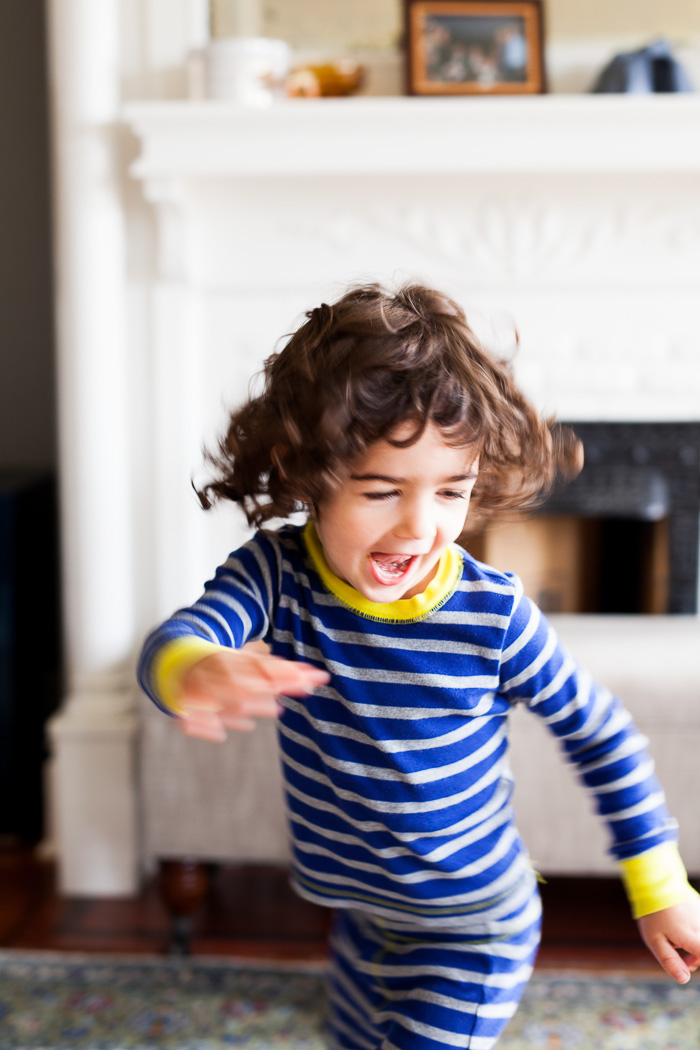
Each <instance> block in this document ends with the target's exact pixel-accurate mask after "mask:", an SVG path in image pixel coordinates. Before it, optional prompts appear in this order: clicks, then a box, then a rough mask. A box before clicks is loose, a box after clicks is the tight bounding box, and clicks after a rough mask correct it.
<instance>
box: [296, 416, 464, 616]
mask: <svg viewBox="0 0 700 1050" xmlns="http://www.w3.org/2000/svg"><path fill="white" fill-rule="evenodd" d="M411 429H412V428H411V426H410V425H404V426H401V427H399V428H398V429H397V431H396V432H395V434H394V435H393V437H395V438H398V439H401V438H403V437H406V436H407V435H408V434H410V432H411ZM478 463H479V458H478V455H476V454H475V452H474V449H473V448H464V447H462V448H453V447H452V446H450V445H447V444H445V440H444V438H443V437H442V434H441V433H440V431H439V430H437V429H436V428H435V427H433V426H428V427H427V428H426V430H425V431H424V433H423V435H422V437H421V438H420V439H419V440H418V441H416V442H415V444H413V445H409V446H408V447H407V448H396V447H395V446H394V445H391V444H389V442H387V441H378V442H377V443H376V444H374V445H371V446H370V447H369V448H368V449H367V451H366V452H365V453H364V454H363V455H361V456H359V457H358V459H357V460H355V461H354V462H353V463H352V464H351V465H350V466H349V468H348V470H347V474H346V477H345V478H344V480H343V484H342V486H341V487H340V488H339V489H338V490H337V491H336V492H335V493H333V494H332V495H331V496H329V497H328V498H327V499H325V500H324V501H323V502H322V503H321V504H320V506H319V508H318V513H317V516H316V527H317V531H318V535H319V539H320V541H321V545H322V547H323V550H324V553H325V555H326V560H327V562H328V564H329V566H330V568H331V569H332V570H333V572H334V573H335V574H336V576H340V578H341V579H343V580H345V582H346V583H349V584H350V585H351V586H353V587H354V588H355V589H356V590H357V591H359V592H360V594H362V595H364V597H365V598H368V599H369V600H370V601H373V602H393V601H397V600H398V599H400V598H412V597H414V596H415V595H417V594H421V593H422V592H423V591H424V590H425V588H426V587H427V586H428V584H429V583H430V581H431V580H432V578H433V576H434V575H435V573H436V571H437V567H438V562H439V561H440V556H441V555H442V553H443V551H444V550H445V548H446V547H447V546H448V545H449V544H450V543H452V542H453V541H454V540H456V539H457V537H458V536H459V535H460V533H461V532H462V529H463V528H464V521H465V518H466V516H467V509H468V507H469V499H470V496H471V492H472V488H473V487H474V482H475V481H476V476H477V470H478Z"/></svg>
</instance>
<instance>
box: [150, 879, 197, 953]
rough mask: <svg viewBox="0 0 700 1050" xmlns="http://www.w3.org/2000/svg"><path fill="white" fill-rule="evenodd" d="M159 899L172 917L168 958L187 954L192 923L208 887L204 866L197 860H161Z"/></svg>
mask: <svg viewBox="0 0 700 1050" xmlns="http://www.w3.org/2000/svg"><path fill="white" fill-rule="evenodd" d="M158 882H159V889H160V896H161V900H162V901H163V903H164V904H165V907H166V910H167V912H168V915H169V916H170V918H171V926H170V942H169V944H168V954H169V955H189V951H190V938H191V936H192V920H193V918H194V916H195V914H196V912H197V909H198V908H199V905H200V904H201V902H202V899H203V898H204V897H205V896H206V893H207V890H208V888H209V879H208V876H207V866H206V864H204V863H203V862H202V861H196V860H187V859H183V860H161V861H160V871H159V879H158Z"/></svg>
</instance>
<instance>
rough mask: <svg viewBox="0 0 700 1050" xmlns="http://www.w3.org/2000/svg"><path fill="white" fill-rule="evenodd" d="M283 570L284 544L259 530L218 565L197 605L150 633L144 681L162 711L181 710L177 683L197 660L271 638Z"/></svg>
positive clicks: (141, 673)
mask: <svg viewBox="0 0 700 1050" xmlns="http://www.w3.org/2000/svg"><path fill="white" fill-rule="evenodd" d="M280 575H281V554H280V549H279V545H278V544H277V543H276V542H275V541H274V539H273V538H272V537H271V536H270V535H269V534H266V533H262V532H260V533H257V534H256V535H255V536H254V537H253V539H252V540H250V542H249V543H247V544H245V546H243V547H241V548H240V550H238V551H235V552H234V553H233V554H231V555H230V556H229V557H228V558H227V560H226V561H225V562H224V564H223V565H221V566H220V567H219V568H218V569H217V571H216V574H215V576H214V578H213V579H212V580H210V581H209V582H208V583H207V584H206V585H205V589H204V593H203V594H202V595H201V597H200V598H199V599H198V600H197V601H196V602H195V603H194V604H193V605H191V606H189V607H188V608H185V609H179V610H178V611H177V612H176V613H174V614H173V615H172V616H171V617H170V618H169V619H167V620H166V621H165V622H164V623H163V624H161V625H160V626H159V627H157V628H156V629H155V630H154V631H152V632H151V634H149V636H148V637H147V638H146V641H145V643H144V645H143V649H142V651H141V655H140V659H139V663H138V671H137V673H138V680H139V684H140V686H141V688H142V689H143V690H144V692H145V693H146V694H147V695H148V696H149V697H150V698H151V700H153V701H154V703H155V704H157V706H158V707H160V708H161V710H163V711H166V712H167V713H168V714H177V713H178V708H177V687H176V683H177V681H178V679H179V678H180V677H182V675H183V673H184V671H185V670H186V669H187V668H188V667H189V666H191V665H192V663H193V662H195V660H198V659H201V658H202V656H204V655H206V653H207V652H208V651H212V652H213V651H216V650H217V649H220V648H227V649H230V648H233V649H240V648H241V647H242V646H243V645H245V643H246V642H249V641H257V640H259V639H264V638H265V636H266V635H267V633H268V631H269V629H270V622H271V619H272V615H273V609H274V605H275V603H276V601H277V595H278V594H279V580H280Z"/></svg>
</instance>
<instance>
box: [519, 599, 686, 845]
mask: <svg viewBox="0 0 700 1050" xmlns="http://www.w3.org/2000/svg"><path fill="white" fill-rule="evenodd" d="M500 675H501V692H502V693H503V694H504V695H505V696H507V697H508V699H509V700H510V701H511V702H516V701H519V702H522V703H524V704H525V705H526V706H527V708H528V709H529V710H530V711H532V712H533V713H534V714H536V715H538V716H539V717H540V718H541V719H542V720H543V721H544V722H545V724H546V725H547V727H548V729H549V730H550V732H551V733H553V734H554V736H556V737H557V738H558V739H559V741H560V742H561V745H562V748H563V750H564V752H565V754H566V756H567V758H568V759H569V761H570V762H572V763H573V764H574V765H575V766H576V769H577V771H578V773H579V775H580V778H581V780H582V781H583V783H584V784H585V786H586V787H587V788H588V789H589V791H590V792H591V793H592V794H593V795H594V797H595V802H596V807H597V810H598V812H599V813H600V815H601V816H602V817H603V819H604V820H605V821H606V822H607V824H608V827H609V828H610V832H611V836H612V846H611V852H612V853H613V855H614V856H615V857H616V858H617V859H618V860H626V859H628V858H631V857H636V856H638V855H639V854H641V853H644V852H646V851H647V850H649V849H652V848H653V847H655V846H659V845H661V844H662V843H666V842H674V841H675V840H676V837H677V834H676V832H677V825H676V822H675V821H674V820H673V818H672V817H671V816H670V814H669V813H668V810H667V808H666V803H665V799H664V795H663V791H662V788H661V785H660V784H659V782H658V780H657V778H656V776H655V773H654V766H653V762H652V760H651V758H650V757H649V755H648V753H647V750H646V748H647V745H648V741H647V740H646V738H645V737H644V736H642V734H641V733H640V732H639V731H638V730H637V728H636V726H635V725H634V722H633V721H632V717H631V715H630V714H629V712H628V711H627V710H626V709H625V708H624V706H623V704H622V702H621V701H620V700H619V699H618V698H617V697H614V696H613V695H612V694H611V693H610V692H609V691H608V690H607V689H605V688H604V687H603V686H601V685H599V684H598V683H597V682H595V681H593V679H592V678H591V676H590V675H589V674H588V672H586V671H584V670H583V669H582V668H581V667H579V666H578V664H577V663H576V661H575V660H574V659H573V658H572V656H571V655H569V653H568V652H567V651H566V650H565V649H564V648H563V647H562V646H561V644H560V642H559V640H558V638H557V636H556V634H555V632H554V630H553V628H552V627H551V625H550V624H549V623H548V621H547V620H546V618H545V617H544V616H543V615H542V613H541V612H540V611H539V609H538V608H537V607H536V606H535V605H534V604H533V603H532V602H531V601H530V600H529V599H528V598H526V597H525V596H524V595H523V593H522V587H521V586H518V588H517V593H516V598H515V602H514V608H513V613H512V616H511V619H510V625H509V628H508V630H507V632H506V636H505V643H504V649H503V652H502V657H501V672H500Z"/></svg>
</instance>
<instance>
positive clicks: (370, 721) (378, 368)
mask: <svg viewBox="0 0 700 1050" xmlns="http://www.w3.org/2000/svg"><path fill="white" fill-rule="evenodd" d="M264 379H265V385H264V390H263V392H262V393H261V394H260V395H259V396H257V397H252V398H251V399H250V400H249V401H248V402H247V403H246V404H245V405H243V407H242V408H240V409H239V410H238V411H236V412H235V413H234V414H233V416H232V418H231V420H230V425H229V428H228V432H227V434H226V436H225V439H224V440H223V441H222V442H221V445H220V449H219V454H218V455H217V456H210V457H209V458H210V461H211V462H212V463H213V465H214V467H215V480H214V481H213V482H212V483H211V484H210V485H208V486H207V487H206V488H205V489H204V490H203V491H202V492H201V493H200V498H201V500H202V502H203V504H204V505H205V506H209V505H210V503H211V502H212V501H214V500H217V499H230V500H233V501H234V502H236V503H238V504H240V505H241V506H242V507H243V509H244V510H245V512H246V515H247V517H248V520H249V522H250V523H252V524H255V525H257V526H261V525H263V524H264V523H266V522H269V521H270V520H271V519H286V518H289V517H290V515H292V514H293V513H294V512H296V511H299V510H301V509H305V510H306V511H307V515H308V521H307V523H306V524H304V525H291V524H283V525H282V526H281V527H278V528H274V529H268V530H261V531H258V532H257V533H256V535H255V536H254V537H253V539H252V540H251V541H250V542H249V543H247V544H245V546H243V547H242V548H241V549H240V550H238V551H237V552H235V553H234V554H232V555H231V556H230V557H229V559H228V560H227V561H226V563H225V564H224V565H223V566H222V567H221V568H220V569H219V570H218V571H217V573H216V577H215V578H214V580H212V581H211V582H210V583H208V584H207V586H206V589H205V592H204V594H203V596H202V597H201V598H200V599H199V601H197V602H196V603H195V604H194V605H193V606H192V607H191V608H189V609H184V610H181V611H180V612H178V613H176V614H175V615H174V616H173V617H171V618H170V619H169V620H167V621H166V622H165V623H164V624H163V625H162V626H161V627H160V628H158V629H157V630H156V631H154V632H153V634H152V635H151V636H150V637H149V638H148V640H147V641H146V643H145V646H144V649H143V653H142V656H141V662H140V681H141V684H142V685H143V688H144V689H145V690H146V692H147V693H148V694H149V695H150V696H151V697H152V699H153V700H154V701H155V702H156V703H157V704H158V705H159V706H160V707H162V708H163V710H164V711H166V712H168V713H170V714H174V715H176V716H177V717H179V718H180V719H181V720H182V722H181V724H182V727H183V729H184V731H185V732H186V733H190V734H192V735H195V736H200V737H204V738H206V739H210V740H222V739H224V737H225V735H226V731H227V730H228V729H237V730H247V729H252V728H253V727H254V725H255V720H256V719H257V718H274V717H277V715H278V712H279V722H278V724H279V740H280V748H281V755H282V763H283V769H284V778H285V787H286V795H287V804H288V808H289V820H290V829H291V836H292V845H293V871H292V879H293V883H294V886H295V888H296V889H297V891H298V892H299V893H300V894H301V895H302V896H303V897H306V898H307V899H309V900H311V901H315V902H316V903H318V904H322V905H326V906H328V907H332V908H334V909H335V922H334V928H333V933H332V938H331V948H332V967H331V980H330V988H331V994H330V1028H331V1033H332V1045H333V1046H334V1047H336V1048H338V1050H340V1048H344V1050H365V1048H366V1050H374V1048H376V1050H378V1048H380V1047H381V1048H382V1050H419V1048H420V1050H438V1048H442V1050H444V1047H445V1046H452V1047H457V1046H459V1047H470V1048H472V1050H487V1048H489V1047H492V1046H493V1045H494V1043H495V1041H496V1040H497V1038H498V1036H499V1034H500V1033H501V1031H502V1029H503V1028H504V1026H505V1025H506V1023H507V1021H508V1019H509V1017H510V1016H511V1015H512V1014H513V1012H514V1010H515V1008H516V1006H517V1003H518V1001H519V999H520V996H521V994H522V991H523V989H524V987H525V985H526V983H527V980H528V978H529V976H530V973H531V971H532V965H533V961H534V958H535V954H536V951H537V947H538V943H539V930H540V901H539V895H538V892H537V881H536V876H535V873H534V871H533V869H532V866H531V863H530V861H529V859H528V856H527V853H526V850H525V846H524V845H523V843H522V841H521V839H520V837H519V836H518V832H517V830H516V827H515V823H514V818H513V812H512V809H511V793H512V788H513V784H512V778H511V774H510V771H509V766H508V758H507V746H508V714H509V712H510V710H511V709H512V707H513V706H514V705H515V704H516V703H518V702H519V703H523V704H525V705H526V706H527V707H528V708H530V709H531V710H532V711H533V712H534V713H535V714H537V715H539V716H540V717H541V718H543V719H544V721H545V722H546V723H547V725H548V726H549V728H550V729H551V731H552V733H553V734H554V735H555V736H556V737H558V738H559V740H560V741H561V742H562V744H563V747H564V749H565V750H566V752H567V754H568V757H569V759H570V760H571V761H572V762H573V763H575V764H576V766H577V768H578V772H579V774H580V776H581V778H582V780H583V781H584V783H585V785H586V786H587V787H588V789H589V790H590V791H592V792H593V793H594V795H595V796H596V799H597V805H598V809H599V811H600V813H601V815H602V816H603V817H604V819H605V820H606V821H607V823H608V825H609V828H610V832H611V836H612V852H613V854H614V855H615V856H616V857H617V859H618V860H619V861H620V865H621V868H622V874H623V878H624V881H625V885H626V887H627V890H628V892H629V896H630V899H631V903H632V907H633V911H634V914H635V916H636V917H637V918H639V922H640V927H641V933H642V937H643V938H644V939H645V941H646V943H647V944H648V946H649V947H650V949H651V951H652V952H653V953H654V955H655V956H656V958H657V959H658V960H659V962H660V963H661V965H662V966H663V967H664V968H665V969H666V970H667V972H668V973H669V974H670V975H671V976H672V977H674V978H675V979H676V980H677V981H679V982H680V983H684V982H685V981H687V980H688V979H689V977H690V971H691V970H695V969H696V967H697V966H698V963H699V962H700V902H699V901H698V897H697V894H695V892H694V890H692V889H691V887H690V886H689V884H688V882H687V879H686V874H685V870H684V868H683V865H682V863H681V860H680V858H679V856H678V853H677V849H676V846H675V839H676V825H675V823H674V821H673V820H672V818H671V817H670V816H669V814H668V812H667V810H666V806H665V803H664V799H663V794H662V792H661V789H660V786H659V784H658V782H657V781H656V779H655V777H654V774H653V767H652V764H651V762H650V760H649V759H648V757H647V756H646V754H645V752H644V746H645V741H644V740H643V738H641V737H640V735H639V733H638V732H637V730H636V729H635V727H634V725H633V724H632V722H631V719H630V717H629V715H628V714H627V713H626V711H625V709H624V708H623V706H622V704H621V703H620V702H619V701H618V700H617V699H616V698H614V697H612V696H611V695H610V693H609V692H606V690H605V689H603V688H601V687H600V686H598V685H596V684H595V683H594V682H592V681H591V679H590V678H589V676H588V675H587V674H586V673H585V672H584V671H582V670H581V669H580V668H579V667H577V665H576V664H575V663H574V661H573V660H572V659H571V657H570V656H569V655H568V654H567V653H566V652H564V651H563V650H562V648H561V647H560V645H559V643H558V641H557V639H556V637H555V635H554V634H553V632H552V629H551V627H550V626H549V625H548V624H547V622H546V620H545V619H544V617H543V616H542V615H541V613H540V612H539V610H538V609H537V608H536V607H535V606H534V605H533V604H532V602H531V601H529V600H528V598H526V597H525V596H524V595H523V593H522V587H521V585H520V583H519V581H518V579H517V578H516V577H514V576H513V575H512V574H510V573H502V572H497V571H495V570H494V569H491V568H489V567H488V566H487V565H483V564H481V563H479V562H477V561H475V560H474V559H473V558H472V557H470V555H469V554H467V553H466V552H465V551H464V550H462V549H461V548H460V547H458V546H457V545H456V542H455V541H456V540H457V538H458V537H459V536H460V534H461V533H462V532H463V530H464V527H465V519H466V517H467V510H469V522H470V525H471V524H472V523H473V522H475V521H477V520H478V521H483V520H486V519H488V518H490V517H497V516H499V515H502V514H503V513H505V512H508V511H512V510H513V509H515V508H522V507H526V506H529V505H532V504H533V502H534V501H535V499H536V498H537V496H538V495H539V494H541V493H542V492H543V491H545V490H546V489H547V488H548V487H549V486H551V484H552V482H553V480H554V479H555V477H556V475H557V474H558V473H559V474H561V473H564V474H567V473H568V474H571V473H574V472H575V470H576V469H577V468H578V462H579V448H578V444H577V442H576V440H575V439H574V437H573V435H571V434H569V433H568V432H565V431H563V430H561V429H559V428H556V427H554V426H551V425H549V424H548V423H545V422H543V421H542V420H540V419H539V418H538V416H537V414H536V413H535V411H534V410H533V408H532V407H531V406H530V405H529V404H528V402H527V401H526V400H525V398H524V397H523V396H522V395H521V394H520V393H519V391H518V390H517V389H516V387H515V385H514V383H513V380H512V378H511V376H510V374H509V372H508V370H507V369H506V368H505V367H503V366H501V365H500V364H498V363H496V362H494V361H493V360H492V359H491V358H490V357H489V356H488V355H487V354H486V353H485V352H484V351H483V350H482V349H481V348H480V347H479V345H478V344H477V341H476V339H475V337H474V335H473V333H472V332H471V330H470V329H469V327H468V325H467V322H466V319H465V316H464V314H463V312H462V310H461V309H460V308H459V307H458V306H457V305H456V304H455V303H454V302H452V301H451V300H450V299H447V298H446V297H444V296H442V295H440V294H438V293H437V292H434V291H430V290H428V289H426V288H423V287H419V286H409V287H405V288H403V289H401V290H400V291H399V292H398V293H397V294H396V295H391V294H389V293H387V292H385V291H383V290H382V289H381V288H379V287H378V286H374V285H373V286H369V287H359V288H356V289H353V290H351V291H349V292H348V293H347V294H346V295H344V296H343V297H342V298H341V299H339V300H338V302H336V303H335V304H334V305H333V306H327V305H325V304H324V305H322V306H321V307H319V308H317V309H315V310H312V311H310V313H309V314H307V321H306V323H305V324H303V325H302V326H301V327H300V328H299V330H298V331H297V332H296V333H295V334H294V335H293V336H292V337H291V338H290V340H289V342H288V343H287V345H286V346H285V347H284V349H283V350H282V351H281V353H279V354H276V355H273V356H272V357H271V358H270V359H269V360H268V361H267V363H266V365H265V370H264ZM254 640H262V641H264V642H266V643H267V645H268V646H269V648H270V650H271V655H268V654H266V653H262V654H261V653H259V652H256V651H251V650H250V649H242V647H243V646H244V645H245V643H246V642H250V641H254ZM279 696H281V697H282V700H281V706H280V703H279V701H278V699H277V698H278V697H279Z"/></svg>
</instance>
